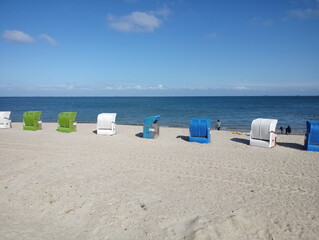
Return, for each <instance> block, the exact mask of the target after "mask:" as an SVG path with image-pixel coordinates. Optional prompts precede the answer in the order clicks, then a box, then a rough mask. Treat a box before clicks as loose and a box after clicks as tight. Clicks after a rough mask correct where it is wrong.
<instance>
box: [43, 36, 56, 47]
mask: <svg viewBox="0 0 319 240" xmlns="http://www.w3.org/2000/svg"><path fill="white" fill-rule="evenodd" d="M39 38H41V39H43V40H45V41H46V42H48V43H49V44H51V45H56V44H57V41H56V40H55V39H53V38H52V37H50V36H49V35H47V34H40V35H39Z"/></svg>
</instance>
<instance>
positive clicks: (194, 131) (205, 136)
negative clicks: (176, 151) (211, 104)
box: [189, 118, 212, 143]
mask: <svg viewBox="0 0 319 240" xmlns="http://www.w3.org/2000/svg"><path fill="white" fill-rule="evenodd" d="M211 121H212V120H211V119H210V118H193V119H192V120H191V122H190V125H189V134H190V136H189V141H190V142H198V143H209V142H210V123H211Z"/></svg>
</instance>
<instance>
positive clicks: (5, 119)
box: [0, 111, 11, 128]
mask: <svg viewBox="0 0 319 240" xmlns="http://www.w3.org/2000/svg"><path fill="white" fill-rule="evenodd" d="M10 114H11V112H10V111H6V112H0V128H10V127H11V120H10Z"/></svg>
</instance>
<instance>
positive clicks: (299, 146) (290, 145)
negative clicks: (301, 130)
mask: <svg viewBox="0 0 319 240" xmlns="http://www.w3.org/2000/svg"><path fill="white" fill-rule="evenodd" d="M277 145H278V146H281V147H286V148H292V149H298V150H304V146H303V145H302V144H299V143H289V142H277Z"/></svg>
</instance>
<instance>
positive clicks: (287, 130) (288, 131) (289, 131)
mask: <svg viewBox="0 0 319 240" xmlns="http://www.w3.org/2000/svg"><path fill="white" fill-rule="evenodd" d="M290 133H291V127H290V126H289V125H288V127H287V128H286V134H290Z"/></svg>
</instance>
